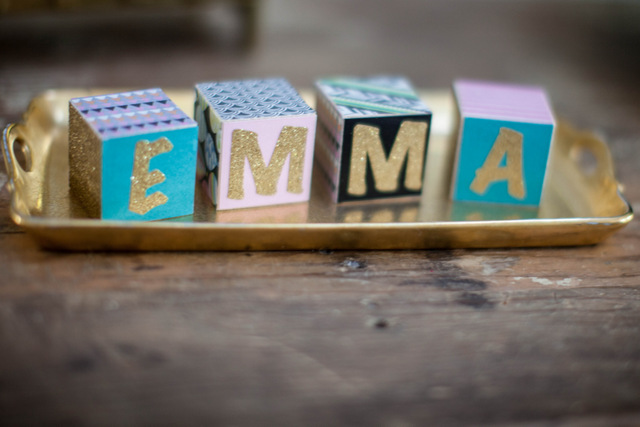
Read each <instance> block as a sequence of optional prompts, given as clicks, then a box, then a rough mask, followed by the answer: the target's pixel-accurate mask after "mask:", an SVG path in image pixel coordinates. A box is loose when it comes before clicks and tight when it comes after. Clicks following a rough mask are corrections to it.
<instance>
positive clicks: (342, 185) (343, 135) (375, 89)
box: [316, 77, 431, 202]
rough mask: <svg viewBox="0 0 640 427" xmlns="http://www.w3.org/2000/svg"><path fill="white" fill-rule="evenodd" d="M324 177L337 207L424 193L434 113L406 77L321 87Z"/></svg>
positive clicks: (330, 82) (327, 82)
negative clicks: (432, 114) (429, 139)
mask: <svg viewBox="0 0 640 427" xmlns="http://www.w3.org/2000/svg"><path fill="white" fill-rule="evenodd" d="M316 88H317V95H318V107H317V108H318V119H319V123H320V126H319V131H318V138H317V142H316V163H317V166H318V171H319V176H321V177H322V178H323V180H324V182H325V184H326V188H327V189H328V191H329V194H331V197H332V199H333V200H334V201H336V202H345V201H355V200H370V199H379V198H387V197H398V196H408V195H417V194H420V193H421V191H422V183H423V179H424V169H425V164H426V153H427V146H428V138H429V127H430V123H431V112H430V111H429V109H428V108H427V107H426V106H425V105H424V104H423V103H422V101H421V100H420V99H419V98H418V96H417V95H416V93H415V92H414V91H413V89H412V87H411V85H410V83H409V82H408V81H407V80H406V79H404V78H401V77H373V78H334V79H324V80H320V81H318V82H317V83H316Z"/></svg>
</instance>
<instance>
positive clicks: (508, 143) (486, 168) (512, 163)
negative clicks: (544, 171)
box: [470, 128, 525, 199]
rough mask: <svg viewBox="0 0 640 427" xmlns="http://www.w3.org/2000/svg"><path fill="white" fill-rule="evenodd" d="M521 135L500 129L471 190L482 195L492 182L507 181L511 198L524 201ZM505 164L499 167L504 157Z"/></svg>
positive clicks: (477, 172) (513, 131) (506, 129)
mask: <svg viewBox="0 0 640 427" xmlns="http://www.w3.org/2000/svg"><path fill="white" fill-rule="evenodd" d="M522 138H523V136H522V134H521V133H520V132H516V131H515V130H511V129H508V128H500V133H499V134H498V137H497V138H496V141H495V142H494V143H493V147H491V151H490V152H489V155H488V156H487V159H486V160H485V161H484V164H483V165H482V167H481V168H480V169H478V170H477V171H476V177H475V179H474V180H473V182H472V183H471V187H470V188H471V190H472V191H473V192H474V193H477V194H484V192H485V191H487V187H488V186H489V184H491V183H493V182H494V181H504V180H507V183H508V191H509V195H510V196H511V197H515V198H516V199H524V195H525V191H524V177H523V176H522ZM505 155H506V156H507V164H506V165H505V166H502V167H501V166H500V162H501V161H502V158H503V157H504V156H505Z"/></svg>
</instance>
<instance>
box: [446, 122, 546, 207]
mask: <svg viewBox="0 0 640 427" xmlns="http://www.w3.org/2000/svg"><path fill="white" fill-rule="evenodd" d="M501 128H507V129H511V130H514V131H516V132H519V133H521V134H522V135H523V141H522V163H523V165H522V167H523V170H522V174H523V178H524V189H525V195H524V198H521V199H520V198H517V197H513V196H512V195H510V194H509V192H508V185H507V180H498V181H493V182H492V183H491V184H489V186H488V187H487V189H486V191H485V193H484V194H478V193H477V192H475V191H473V190H472V189H471V184H472V182H473V180H474V179H475V177H476V171H477V170H478V169H480V168H481V167H482V166H483V165H484V163H485V160H486V159H487V156H488V155H489V152H490V151H491V149H492V147H493V145H494V143H495V142H496V139H497V137H498V134H499V133H500V129H501ZM461 129H462V130H461V132H462V133H461V138H460V141H459V144H460V146H459V148H458V157H457V168H456V172H455V173H456V176H455V177H454V187H453V192H452V196H453V199H454V200H461V201H462V200H464V201H477V202H494V203H508V204H518V205H528V206H537V205H539V203H540V198H541V196H542V189H543V185H544V178H545V174H546V168H547V164H548V158H549V152H550V149H551V140H552V135H553V125H552V124H538V123H524V122H511V121H504V120H491V119H482V118H469V117H468V118H464V119H463V120H462V122H461ZM505 162H506V159H505V158H503V159H502V161H501V166H505Z"/></svg>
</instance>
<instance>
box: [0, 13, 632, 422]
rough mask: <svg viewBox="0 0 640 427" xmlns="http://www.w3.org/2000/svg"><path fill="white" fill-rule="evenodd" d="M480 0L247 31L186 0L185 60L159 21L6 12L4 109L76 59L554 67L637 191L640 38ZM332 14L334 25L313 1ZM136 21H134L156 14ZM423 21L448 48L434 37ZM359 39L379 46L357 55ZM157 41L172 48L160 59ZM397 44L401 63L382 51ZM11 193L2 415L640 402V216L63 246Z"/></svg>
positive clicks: (201, 64) (563, 100)
mask: <svg viewBox="0 0 640 427" xmlns="http://www.w3.org/2000/svg"><path fill="white" fill-rule="evenodd" d="M462 3H464V8H463V7H462V6H452V5H450V4H449V3H444V2H433V3H430V4H429V5H425V4H424V3H423V2H418V1H416V2H407V4H406V5H404V6H403V8H400V9H397V8H396V9H394V8H392V6H390V5H391V3H389V4H388V5H387V3H384V5H383V4H382V3H376V7H375V8H372V7H365V5H364V4H363V2H353V3H351V2H350V3H349V5H342V4H338V3H332V2H304V3H301V4H299V3H296V4H295V5H294V4H288V3H285V2H281V3H277V2H276V3H274V4H273V6H270V7H273V9H268V8H266V6H265V9H264V11H263V15H262V19H263V20H264V27H263V28H264V30H263V33H262V34H261V39H260V41H259V43H258V46H257V47H256V48H255V50H253V51H248V52H244V53H238V52H236V51H235V50H233V49H232V48H231V47H228V45H227V44H225V43H227V41H226V40H227V39H224V38H222V39H221V40H217V41H213V40H212V39H211V38H208V37H207V36H206V34H208V33H207V31H209V29H207V28H204V29H203V28H188V29H185V30H184V31H179V29H178V27H179V25H177V23H180V22H182V23H184V21H181V20H182V19H183V18H176V19H177V21H176V22H174V23H173V24H168V25H169V26H168V28H169V29H170V34H173V35H174V36H175V37H174V38H173V39H171V37H170V36H169V35H167V34H165V35H164V36H162V37H164V38H163V40H165V41H166V40H170V39H171V42H170V43H168V45H167V46H166V47H165V52H169V53H175V55H176V56H175V57H174V59H173V60H167V59H158V58H161V55H160V53H159V48H157V47H156V48H155V49H153V42H152V40H153V37H151V36H148V38H146V39H142V40H137V41H136V40H134V41H132V45H133V52H138V53H139V54H140V55H138V57H137V58H136V55H135V54H132V53H131V52H127V51H124V52H119V51H117V49H116V46H117V44H118V43H119V42H118V39H117V37H115V36H114V35H113V33H109V32H103V31H105V28H104V27H101V28H102V29H100V28H98V29H95V30H92V31H88V30H87V29H86V28H84V27H83V26H80V28H76V27H73V26H71V28H72V29H73V30H74V31H81V33H82V31H84V32H85V33H84V34H85V35H86V32H87V31H88V32H89V33H91V34H92V35H93V36H94V39H95V42H94V43H93V46H92V45H91V44H90V43H86V42H85V41H83V40H81V39H76V38H74V37H72V34H73V32H72V30H70V29H68V28H67V27H66V26H65V25H61V26H58V27H56V24H55V23H51V22H49V23H48V24H47V25H53V26H54V27H55V28H57V31H53V32H52V36H51V38H50V39H48V40H49V41H48V42H44V41H42V40H40V39H37V38H35V36H33V37H34V38H32V36H29V35H28V34H29V33H25V34H22V35H18V36H15V37H14V36H12V34H11V33H10V32H9V30H7V29H6V28H7V27H6V26H4V25H3V26H2V29H0V39H2V40H3V41H10V42H11V41H15V42H19V43H18V45H17V46H14V45H13V44H12V43H4V44H3V46H8V45H11V46H9V47H8V48H7V52H9V53H11V54H13V55H15V56H14V61H9V62H7V61H4V62H2V65H1V66H0V67H1V68H0V95H1V96H0V99H1V100H0V120H1V121H4V122H8V121H13V120H16V119H17V118H18V117H19V115H20V113H21V111H23V110H24V109H25V108H26V100H28V99H29V98H30V97H31V96H33V95H35V93H37V92H39V91H40V90H41V89H43V88H46V87H60V86H63V85H67V86H69V85H72V83H74V77H73V75H74V73H75V75H77V76H79V77H77V79H79V83H78V84H80V85H87V86H111V87H114V86H131V85H139V84H143V83H145V82H147V80H149V83H151V81H153V84H160V85H167V86H180V85H186V84H190V82H191V81H192V80H193V81H197V80H201V79H202V77H204V75H205V74H209V73H210V74H215V75H216V76H224V75H226V76H228V77H241V76H243V75H245V74H254V75H262V74H271V73H275V72H281V73H284V74H287V77H290V78H291V80H292V81H293V82H294V83H295V84H298V85H301V84H305V85H308V84H309V82H310V80H311V79H312V78H313V77H314V76H315V75H319V74H326V73H327V72H329V71H331V73H335V72H340V71H341V70H345V71H347V72H356V73H359V74H363V73H367V72H369V71H376V72H377V71H394V70H395V71H398V72H401V73H403V74H409V75H410V77H412V78H413V79H414V81H415V82H416V84H417V85H419V86H422V87H433V86H437V85H444V84H446V81H449V80H450V79H451V78H452V77H453V76H454V75H455V74H456V73H461V72H462V71H465V72H469V70H473V71H474V73H473V74H475V75H476V76H477V77H487V78H495V79H506V80H514V81H516V80H524V81H529V80H532V81H536V82H537V83H543V84H545V85H546V86H548V87H549V88H550V89H551V90H552V93H553V99H554V101H555V104H556V106H557V109H558V110H559V113H561V114H562V115H564V116H567V117H569V118H570V119H572V120H573V121H575V122H576V123H578V124H580V125H583V126H585V127H590V128H597V129H598V130H599V131H600V132H602V133H603V134H604V136H605V137H606V139H607V140H608V141H609V143H610V147H611V149H612V153H613V155H614V159H615V162H616V166H617V173H618V178H619V179H620V181H621V182H622V183H624V184H625V185H626V188H625V193H626V195H627V196H628V198H629V200H630V201H631V203H632V204H633V205H634V207H635V208H636V210H638V208H639V206H640V205H639V203H640V190H639V188H640V187H639V186H637V185H636V183H637V182H640V171H639V168H638V162H637V159H638V158H640V144H638V142H639V135H640V124H638V121H637V120H636V119H637V114H636V113H637V111H638V110H637V108H638V107H637V103H636V101H637V99H638V98H637V96H634V95H637V94H638V89H637V87H638V85H635V86H633V87H632V86H630V85H629V83H630V82H633V81H635V80H637V77H635V76H637V71H639V68H640V67H638V62H637V59H629V58H628V55H627V54H623V53H622V52H623V51H624V49H622V48H621V47H620V45H619V43H620V40H624V41H625V42H624V43H626V44H625V46H629V45H633V46H635V44H634V43H637V39H636V38H633V37H632V36H630V35H626V34H625V35H624V37H623V35H622V33H621V32H617V31H616V32H612V31H611V30H610V23H609V22H608V21H607V19H610V15H607V14H606V13H605V12H604V9H598V7H597V6H589V7H585V8H586V9H589V10H590V11H591V12H602V13H601V14H600V15H601V16H600V19H599V20H594V19H593V18H592V15H590V13H591V12H589V13H587V12H584V11H583V12H581V13H580V14H577V17H575V16H573V15H572V14H573V12H575V10H574V9H573V8H574V6H567V5H558V6H553V7H552V6H551V5H550V4H547V3H542V4H537V3H536V4H530V3H528V2H525V3H524V4H520V3H521V2H518V4H517V5H515V4H511V3H509V4H508V5H507V4H504V3H502V2H489V3H481V4H480V5H478V4H477V3H473V2H471V3H465V2H462ZM367 4H369V3H367ZM458 4H460V3H458ZM607 6H610V5H607ZM300 11H306V13H305V14H300V13H299V12H300ZM607 13H610V12H607ZM457 14H459V16H457ZM421 16H422V18H421ZM434 16H435V17H439V18H440V19H436V18H434ZM301 17H303V18H301ZM304 17H306V18H304ZM329 17H331V18H335V22H336V23H337V24H336V26H332V25H329V24H326V23H324V22H318V23H316V21H318V20H320V19H321V18H325V19H326V18H329ZM358 17H360V18H358ZM543 18H544V19H545V20H547V22H551V23H554V24H555V25H551V24H550V25H549V28H550V29H549V31H548V34H542V35H541V34H539V33H538V32H534V31H532V29H533V28H538V27H537V26H536V25H539V24H537V23H536V22H538V21H539V20H540V19H543ZM56 19H58V20H60V19H62V20H64V19H63V18H60V17H58V18H56ZM301 19H303V21H302V22H303V23H304V25H302V26H297V27H296V29H295V30H294V29H293V28H292V25H293V24H292V22H298V21H299V20H301ZM424 20H427V21H428V23H429V24H431V25H433V26H435V29H433V28H429V26H428V25H425V24H424V22H422V21H424ZM532 20H534V21H536V22H532ZM439 21H443V22H442V23H439ZM21 22H22V21H21ZM56 22H57V21H56ZM145 22H146V21H145ZM447 22H448V24H447ZM474 22H484V23H485V25H479V24H478V25H477V26H476V27H475V28H477V31H475V33H474V34H475V35H476V37H475V39H474V40H471V41H469V40H467V39H469V36H468V34H469V33H464V32H462V31H461V30H462V29H463V28H465V26H467V25H471V24H473V23H474ZM487 23H490V24H491V25H488V24H487ZM130 24H131V23H130ZM147 24H148V23H147ZM147 24H145V25H147ZM347 24H349V25H347ZM383 24H384V25H385V26H386V27H385V30H384V31H377V30H376V29H377V28H378V27H379V26H381V25H383ZM596 24H598V25H596ZM10 25H17V24H15V23H13V24H10ZM33 25H36V27H37V28H35V29H34V31H33V32H34V33H35V34H38V33H39V32H40V31H41V30H40V29H39V28H41V27H39V26H38V25H40V24H38V22H35V24H33ZM76 25H77V24H76ZM101 25H106V28H107V29H109V28H111V25H112V24H109V23H107V24H101ZM134 27H135V26H133V25H130V27H129V28H127V29H125V30H124V31H125V33H127V34H133V35H140V33H139V32H137V31H138V30H137V29H136V28H134ZM83 28H84V29H83ZM145 28H146V30H151V27H149V26H148V25H147V26H146V27H145ZM586 30H589V31H586ZM619 31H622V30H619ZM214 32H215V31H214ZM363 34H364V35H367V37H365V36H364V35H363ZM465 34H466V36H465ZM292 35H296V37H291V36H292ZM192 36H193V38H194V40H195V42H194V43H195V44H191V41H190V40H189V38H190V37H192ZM348 37H351V39H350V40H351V41H350V42H349V41H345V42H344V44H336V43H337V41H338V40H349V39H348ZM465 37H466V38H465ZM417 38H421V40H424V42H423V43H426V44H427V45H428V47H430V48H433V49H434V50H433V51H431V50H428V49H426V50H424V51H421V52H423V53H424V54H423V56H421V57H419V58H418V57H416V56H415V55H414V52H412V51H411V49H414V50H415V49H417V47H418V46H419V43H418V41H416V40H417ZM433 38H436V39H437V40H438V41H439V43H441V45H438V43H436V41H434V40H432V39H433ZM68 40H73V43H71V44H65V41H68ZM319 40H320V41H321V40H324V41H327V42H329V44H327V45H325V44H323V43H320V42H318V41H319ZM585 41H589V42H592V43H591V44H589V45H588V46H586V45H585V46H586V47H583V48H582V50H581V49H578V48H577V47H578V46H581V45H582V43H584V42H585ZM316 42H317V43H316ZM349 43H351V44H349ZM485 44H490V45H491V46H492V47H491V49H489V48H484V47H483V46H485ZM65 46H66V47H65ZM348 46H352V47H353V46H355V47H357V48H358V49H359V52H360V54H359V55H357V58H355V59H353V60H352V61H351V62H349V61H347V59H348V58H349V57H352V56H353V51H352V50H349V49H348V48H347V47H348ZM398 46H409V48H408V49H399V48H398ZM29 47H32V48H37V47H44V49H43V52H42V55H41V56H40V57H34V56H33V53H32V51H29V52H27V51H28V49H29ZM145 47H146V48H148V50H145ZM93 48H97V49H98V51H99V52H100V55H101V56H100V55H97V54H96V56H91V55H94V53H93V52H94V50H92V49H93ZM525 48H528V50H526V49H525ZM199 49H204V50H199ZM228 49H232V50H228ZM314 49H315V52H316V53H317V54H316V55H314V54H313V52H314ZM474 49H475V50H476V51H477V52H480V53H486V55H485V56H484V57H482V55H479V56H478V55H476V56H474V55H471V54H470V53H469V52H473V51H474ZM523 49H524V50H523ZM567 49H569V53H567ZM571 49H573V50H571ZM208 51H213V52H215V54H213V55H209V54H207V55H205V54H204V52H208ZM285 52H286V54H285ZM465 52H466V53H465ZM594 52H597V53H599V55H598V56H596V57H593V55H592V54H593V53H594ZM83 55H89V58H93V59H86V57H85V56H83ZM318 55H319V57H318ZM323 55H324V56H323ZM501 55H506V56H504V57H505V58H507V60H505V61H503V62H502V63H497V62H496V61H495V59H496V58H501V57H503V56H501ZM625 55H626V56H625ZM83 58H85V59H83ZM175 58H179V60H176V59H175ZM509 58H511V59H510V60H509ZM602 58H607V60H608V62H606V63H603V62H602V61H601V59H602ZM625 58H626V59H625ZM150 59H158V60H160V63H161V65H163V67H158V68H157V71H156V73H155V74H153V75H152V76H151V77H147V78H143V77H141V74H140V73H139V71H140V70H144V69H145V67H147V61H148V60H150ZM107 60H108V61H113V62H108V61H107ZM301 60H306V61H307V66H306V67H305V66H303V65H304V64H303V63H301V62H300V61H301ZM324 61H326V62H327V63H326V64H325V63H324ZM625 61H628V62H627V65H628V67H627V68H626V69H625V70H623V69H621V64H623V63H624V62H625ZM634 61H635V62H634ZM174 62H175V64H174ZM381 63H383V64H391V65H387V66H386V67H384V66H379V68H376V69H371V67H372V66H373V65H372V64H381ZM393 64H396V65H393ZM398 64H399V65H398ZM427 65H429V67H427ZM419 67H422V70H423V71H419ZM383 68H384V69H383ZM424 70H428V72H427V71H424ZM412 73H413V75H411V74H412ZM289 74H290V75H289ZM467 75H469V74H467ZM595 101H597V102H595ZM4 181H6V175H5V174H4V173H3V172H0V182H2V183H3V184H4ZM8 204H9V199H8V192H7V189H6V187H3V188H2V190H1V191H0V425H34V424H35V425H38V424H48V425H98V426H100V425H105V426H106V425H109V426H111V425H178V424H179V425H197V424H201V425H238V426H243V425H384V426H412V425H415V426H421V425H482V424H494V425H495V424H498V425H503V424H504V425H513V424H526V425H587V426H609V425H630V426H631V425H638V424H640V339H639V337H640V277H639V276H640V262H639V261H640V223H639V221H638V220H634V221H633V222H632V223H631V224H629V225H628V226H627V227H626V228H624V229H623V230H622V231H620V232H619V233H616V234H614V235H613V236H612V237H611V238H609V239H608V240H607V241H605V242H604V243H603V244H600V245H597V246H590V247H578V248H546V249H526V250H525V249H514V250H474V251H468V250H455V251H396V252H390V251H389V252H388V251H379V252H326V251H324V252H274V253H260V252H257V253H181V254H174V253H58V252H47V251H42V250H40V249H38V248H37V247H36V246H35V244H34V243H33V242H32V241H31V240H30V239H29V238H28V236H26V235H25V234H24V233H22V232H21V231H20V229H19V227H17V226H16V225H15V224H13V223H12V222H11V220H10V218H9V216H8Z"/></svg>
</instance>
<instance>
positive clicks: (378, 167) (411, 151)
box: [347, 120, 428, 196]
mask: <svg viewBox="0 0 640 427" xmlns="http://www.w3.org/2000/svg"><path fill="white" fill-rule="evenodd" d="M427 127H428V125H427V123H426V122H413V121H409V120H407V121H404V122H402V124H401V125H400V129H399V130H398V134H397V135H396V139H395V141H394V142H393V147H392V148H391V153H390V154H389V159H387V158H386V156H385V154H384V149H383V148H382V140H381V139H380V129H378V128H377V127H374V126H367V125H356V126H355V128H354V129H353V143H352V148H351V165H350V167H349V186H348V188H347V191H348V193H349V194H351V195H353V196H363V195H365V194H366V192H367V180H366V176H365V175H366V173H367V158H369V162H371V169H372V170H373V179H374V182H375V186H376V190H378V191H380V192H385V193H390V192H392V191H396V190H397V189H398V181H399V178H400V170H401V169H402V165H403V163H404V159H405V157H406V158H407V171H406V173H405V177H404V186H405V187H406V188H407V189H409V190H420V188H422V166H423V164H424V150H425V145H426V142H427Z"/></svg>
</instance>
